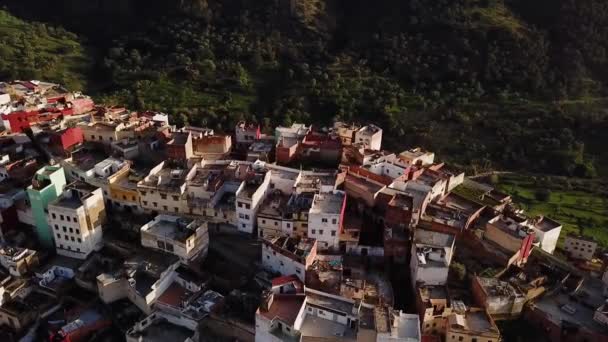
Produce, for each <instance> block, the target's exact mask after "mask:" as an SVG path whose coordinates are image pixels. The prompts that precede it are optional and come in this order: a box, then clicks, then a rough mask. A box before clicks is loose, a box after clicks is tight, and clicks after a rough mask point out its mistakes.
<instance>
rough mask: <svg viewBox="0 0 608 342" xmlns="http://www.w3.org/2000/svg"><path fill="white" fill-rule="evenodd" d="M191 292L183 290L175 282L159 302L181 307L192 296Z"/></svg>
mask: <svg viewBox="0 0 608 342" xmlns="http://www.w3.org/2000/svg"><path fill="white" fill-rule="evenodd" d="M190 294H191V293H190V291H188V290H186V289H185V288H183V287H182V286H181V285H180V284H178V283H176V282H173V283H172V284H171V285H170V286H169V287H168V288H167V289H166V290H165V292H163V294H162V295H160V297H158V302H160V303H163V304H166V305H168V306H172V307H181V305H182V301H184V300H186V299H187V298H188V297H189V296H190Z"/></svg>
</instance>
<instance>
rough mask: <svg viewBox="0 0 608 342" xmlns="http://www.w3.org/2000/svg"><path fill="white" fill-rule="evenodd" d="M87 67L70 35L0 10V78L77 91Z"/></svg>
mask: <svg viewBox="0 0 608 342" xmlns="http://www.w3.org/2000/svg"><path fill="white" fill-rule="evenodd" d="M91 64H92V63H91V60H90V59H89V58H87V56H86V55H85V51H84V49H83V47H82V45H81V44H80V42H79V40H78V37H77V36H76V35H75V34H74V33H71V32H68V31H66V30H65V29H63V28H61V27H58V26H52V25H47V24H43V23H27V22H24V21H22V20H20V19H17V18H15V17H14V16H12V15H10V14H9V13H7V12H6V11H1V10H0V79H3V80H6V79H9V80H10V79H16V78H23V79H48V80H53V81H56V82H60V83H62V84H64V85H66V86H67V87H69V88H71V89H75V90H78V89H83V88H84V87H85V85H86V73H87V72H88V70H89V68H90V66H91Z"/></svg>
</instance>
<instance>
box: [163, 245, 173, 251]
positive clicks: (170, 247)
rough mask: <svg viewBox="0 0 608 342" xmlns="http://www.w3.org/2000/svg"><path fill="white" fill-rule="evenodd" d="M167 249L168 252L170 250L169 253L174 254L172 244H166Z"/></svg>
mask: <svg viewBox="0 0 608 342" xmlns="http://www.w3.org/2000/svg"><path fill="white" fill-rule="evenodd" d="M165 247H166V248H167V250H168V251H169V252H173V245H172V244H170V243H168V244H166V246H165Z"/></svg>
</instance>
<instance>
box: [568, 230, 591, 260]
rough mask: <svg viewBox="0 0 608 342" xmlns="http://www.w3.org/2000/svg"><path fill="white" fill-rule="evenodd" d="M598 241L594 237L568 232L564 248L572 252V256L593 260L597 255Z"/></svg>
mask: <svg viewBox="0 0 608 342" xmlns="http://www.w3.org/2000/svg"><path fill="white" fill-rule="evenodd" d="M596 248H597V242H595V240H593V239H592V238H587V237H584V236H577V235H572V234H568V235H567V236H566V240H565V241H564V250H566V252H567V253H568V254H570V257H571V258H575V259H581V260H587V261H589V260H591V259H593V256H594V255H595V250H596Z"/></svg>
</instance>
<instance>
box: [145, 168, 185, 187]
mask: <svg viewBox="0 0 608 342" xmlns="http://www.w3.org/2000/svg"><path fill="white" fill-rule="evenodd" d="M186 176H188V170H187V169H186V168H184V167H181V166H173V165H170V163H167V162H165V164H164V165H163V168H162V169H160V170H159V171H158V172H157V173H155V174H151V175H149V176H148V177H146V178H144V180H143V181H142V182H141V185H143V186H147V187H152V188H158V189H161V190H162V189H164V190H167V191H174V190H177V189H178V188H179V187H181V186H182V185H183V184H184V183H185V182H186Z"/></svg>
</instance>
